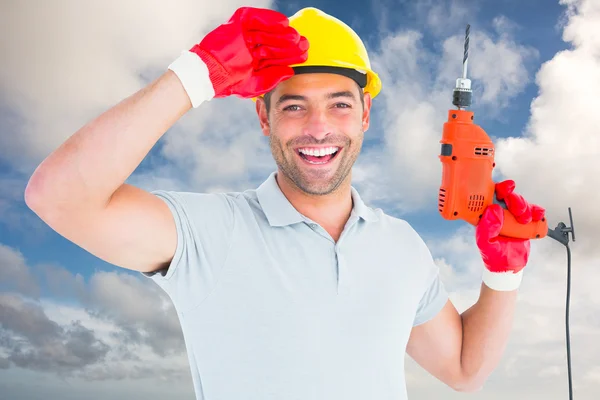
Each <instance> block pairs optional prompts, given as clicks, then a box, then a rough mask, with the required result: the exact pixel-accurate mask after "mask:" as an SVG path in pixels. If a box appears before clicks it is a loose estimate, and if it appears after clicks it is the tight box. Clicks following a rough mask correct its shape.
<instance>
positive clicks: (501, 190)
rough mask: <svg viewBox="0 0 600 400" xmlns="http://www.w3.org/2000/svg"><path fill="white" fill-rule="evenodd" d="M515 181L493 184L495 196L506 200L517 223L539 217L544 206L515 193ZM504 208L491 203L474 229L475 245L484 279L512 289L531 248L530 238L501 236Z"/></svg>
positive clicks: (506, 288)
mask: <svg viewBox="0 0 600 400" xmlns="http://www.w3.org/2000/svg"><path fill="white" fill-rule="evenodd" d="M514 189H515V182H514V181H512V180H506V181H503V182H500V183H497V184H496V198H497V199H498V200H500V201H502V200H503V201H504V202H505V203H506V208H507V209H508V211H510V212H511V214H513V215H514V216H515V219H516V220H517V221H519V222H520V223H523V224H526V223H529V222H531V221H539V220H541V219H542V218H544V214H545V210H544V209H543V208H542V207H540V206H538V205H535V204H529V203H528V202H527V201H526V200H525V199H524V198H523V196H521V195H519V194H516V193H514ZM503 221H504V211H503V209H502V207H501V206H500V205H499V204H491V205H490V206H489V207H487V208H486V209H485V211H484V213H483V216H482V218H481V220H480V221H479V223H478V224H477V227H476V229H475V237H476V242H477V247H479V251H480V253H481V257H482V259H483V263H484V264H485V267H486V269H485V270H484V273H483V281H484V283H485V284H486V285H487V286H488V287H490V288H492V289H495V290H503V291H504V290H515V289H517V288H518V287H519V285H520V284H521V279H522V275H523V271H522V270H523V268H524V267H525V265H526V264H527V261H528V259H529V251H530V240H529V239H515V238H510V237H506V236H500V230H501V229H502V223H503Z"/></svg>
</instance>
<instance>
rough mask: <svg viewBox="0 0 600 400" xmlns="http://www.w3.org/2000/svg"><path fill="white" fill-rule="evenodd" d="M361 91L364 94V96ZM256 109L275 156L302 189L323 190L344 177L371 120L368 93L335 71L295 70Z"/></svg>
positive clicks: (281, 168)
mask: <svg viewBox="0 0 600 400" xmlns="http://www.w3.org/2000/svg"><path fill="white" fill-rule="evenodd" d="M363 96H364V97H363ZM269 102H270V107H269V110H268V111H267V107H266V106H265V102H264V100H263V99H259V100H258V102H257V111H258V114H259V119H260V122H261V126H262V129H263V132H264V133H265V135H268V136H269V143H270V146H271V151H272V153H273V158H274V159H275V162H276V164H277V166H278V168H279V171H281V173H283V174H284V175H285V176H286V177H287V179H288V180H289V181H291V182H292V183H293V184H294V185H295V186H296V187H297V188H299V189H300V190H302V191H303V192H305V193H307V194H311V195H326V194H329V193H331V192H333V191H334V190H335V189H336V188H338V187H339V186H340V184H341V183H343V182H344V181H345V180H346V179H350V172H351V170H352V166H353V165H354V162H355V161H356V159H357V158H358V155H359V153H360V151H361V148H362V143H363V137H364V132H365V131H366V130H367V129H368V126H369V114H370V108H371V98H370V96H369V95H368V94H366V95H363V93H362V90H361V89H360V88H359V87H358V85H357V84H356V83H355V82H354V81H353V80H351V79H350V78H347V77H345V76H342V75H337V74H325V73H319V74H312V73H311V74H299V75H295V76H293V77H292V78H290V79H287V80H285V81H283V82H281V83H280V84H279V85H278V86H277V87H276V88H275V89H274V90H273V92H272V93H271V94H270V101H269Z"/></svg>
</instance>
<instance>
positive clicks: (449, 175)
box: [438, 25, 548, 239]
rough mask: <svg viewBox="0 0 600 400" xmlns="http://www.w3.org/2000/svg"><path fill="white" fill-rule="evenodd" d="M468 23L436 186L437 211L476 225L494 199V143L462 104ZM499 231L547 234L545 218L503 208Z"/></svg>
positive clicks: (467, 101)
mask: <svg viewBox="0 0 600 400" xmlns="http://www.w3.org/2000/svg"><path fill="white" fill-rule="evenodd" d="M469 30H470V25H467V30H466V34H465V46H464V57H463V76H462V78H458V79H457V80H456V88H455V89H454V94H453V99H452V104H454V105H455V106H456V107H457V109H456V110H449V111H448V121H447V122H446V123H444V129H443V134H442V140H441V141H440V143H441V144H442V148H441V154H440V156H439V158H440V160H441V162H442V166H443V170H442V184H441V186H440V190H439V203H438V205H439V212H440V214H441V215H442V217H443V218H445V219H448V220H456V219H462V220H464V221H467V222H468V223H470V224H471V225H474V226H475V225H477V224H478V223H479V219H480V218H481V216H482V214H483V211H484V210H485V208H486V207H487V206H489V205H490V204H492V203H493V202H494V198H495V196H494V194H495V193H494V192H495V183H494V181H493V180H492V170H493V168H494V167H495V166H496V164H495V162H494V144H493V143H492V141H491V139H490V138H489V136H488V135H487V134H486V133H485V131H484V130H483V129H482V128H481V127H480V126H478V125H476V124H475V123H474V122H473V116H474V114H473V112H472V111H466V110H465V109H464V108H466V107H468V106H470V105H471V95H472V92H471V81H470V80H469V79H467V63H468V56H469ZM498 203H500V204H502V205H503V206H504V223H503V226H502V230H501V232H500V234H501V235H503V236H510V237H513V238H521V239H535V238H543V237H545V236H546V235H547V234H548V223H547V221H546V219H545V218H544V219H543V220H541V221H538V222H530V223H528V224H521V223H519V222H518V221H517V220H516V219H515V217H514V216H513V215H512V214H511V213H510V212H509V211H508V210H507V209H506V205H505V204H503V203H504V202H498Z"/></svg>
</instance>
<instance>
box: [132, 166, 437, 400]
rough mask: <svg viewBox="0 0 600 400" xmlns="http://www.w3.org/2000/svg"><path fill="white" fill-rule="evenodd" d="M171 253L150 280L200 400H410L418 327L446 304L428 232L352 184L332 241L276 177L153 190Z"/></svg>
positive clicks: (144, 274)
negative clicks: (369, 201) (170, 227)
mask: <svg viewBox="0 0 600 400" xmlns="http://www.w3.org/2000/svg"><path fill="white" fill-rule="evenodd" d="M153 193H154V194H155V195H156V196H159V197H160V198H161V199H163V200H164V201H165V202H166V203H167V204H168V206H169V208H170V209H171V211H172V213H173V216H174V218H175V221H176V225H177V249H176V252H175V257H174V258H173V261H172V263H171V265H170V266H169V269H168V271H167V273H166V274H164V271H163V272H159V273H154V274H148V273H143V276H147V277H149V278H151V279H152V280H153V281H154V282H156V283H157V284H158V285H159V286H160V287H161V288H162V289H163V290H164V291H165V292H166V293H167V294H168V295H169V297H170V298H171V300H172V302H173V305H174V306H175V308H176V310H177V313H178V317H179V320H180V323H181V327H182V331H183V335H184V339H185V344H186V348H187V352H188V357H189V362H190V368H191V373H192V378H193V384H194V390H195V393H196V397H197V399H198V400H242V399H244V400H268V399H269V400H270V399H273V400H274V399H277V400H308V399H311V400H321V399H322V400H334V399H335V400H337V399H340V400H342V399H344V400H359V399H360V400H364V399H378V400H385V399H390V400H391V399H394V400H401V399H406V386H405V378H404V356H405V352H406V344H407V341H408V338H409V335H410V332H411V328H412V327H413V326H415V325H417V324H421V323H423V322H425V321H427V320H429V319H431V318H432V317H434V316H435V315H436V313H438V311H440V310H441V308H442V307H443V306H444V304H445V303H446V301H447V300H448V295H447V293H446V291H445V289H444V287H443V284H442V282H441V281H440V278H439V275H438V268H437V267H436V265H435V264H434V262H433V259H432V257H431V255H430V252H429V250H428V249H427V247H426V245H425V243H424V242H423V240H422V239H421V237H420V236H419V235H418V234H417V233H416V232H415V231H414V230H413V228H412V227H411V226H410V225H409V224H408V223H407V222H406V221H404V220H401V219H398V218H395V217H392V216H389V215H386V214H384V213H383V212H382V211H381V210H380V209H372V208H370V207H368V206H366V205H365V204H364V203H363V201H362V200H361V198H360V196H359V194H358V192H357V191H356V189H355V188H352V198H353V201H354V206H353V210H352V214H351V216H350V219H349V220H348V223H347V224H346V226H345V228H344V231H343V233H342V235H341V237H340V239H339V241H338V242H337V243H335V242H334V240H333V239H332V238H331V237H330V235H329V234H328V233H327V232H326V231H325V230H324V229H323V228H321V227H320V226H319V225H318V224H316V223H314V222H313V221H311V220H310V219H308V218H306V217H305V216H303V215H301V214H300V213H299V212H298V211H296V209H295V208H294V207H293V206H292V205H291V204H290V203H289V202H288V200H287V199H286V197H285V196H284V195H283V193H282V192H281V190H280V189H279V186H278V185H277V182H276V180H275V172H273V173H272V174H271V175H270V176H269V177H268V179H267V180H266V181H265V182H264V183H263V184H262V185H261V186H260V187H259V188H258V189H252V190H247V191H244V192H236V193H214V194H205V193H187V192H173V191H155V192H153Z"/></svg>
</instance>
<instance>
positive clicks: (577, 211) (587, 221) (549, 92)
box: [496, 0, 600, 260]
mask: <svg viewBox="0 0 600 400" xmlns="http://www.w3.org/2000/svg"><path fill="white" fill-rule="evenodd" d="M568 6H569V8H568V9H569V15H570V17H569V18H568V20H567V21H566V22H565V23H566V26H565V30H564V34H563V38H564V39H565V40H566V41H569V42H571V44H572V45H573V48H572V49H570V50H565V51H562V52H559V53H557V54H556V55H555V56H554V57H553V58H552V59H551V60H549V61H547V62H546V63H545V64H544V65H542V67H541V68H540V70H539V72H538V73H537V75H536V82H537V84H538V86H539V93H538V96H537V97H536V98H535V99H534V100H533V101H532V103H531V118H530V120H529V123H528V126H527V129H526V131H525V132H524V136H522V137H512V138H507V139H501V140H498V141H497V143H496V148H497V155H496V160H497V169H498V172H499V173H501V174H502V175H503V176H506V177H510V178H511V179H514V180H515V181H516V182H517V190H519V191H520V192H521V193H522V194H523V195H525V196H526V197H527V198H528V199H530V201H532V202H536V203H538V204H541V205H542V206H544V207H545V208H546V209H547V215H548V220H549V221H550V222H551V223H552V225H553V226H554V225H555V224H556V223H557V222H559V221H561V220H562V221H565V222H567V220H568V214H567V207H572V208H573V217H574V219H575V230H576V239H577V242H576V246H577V247H580V248H581V249H582V250H583V249H585V252H584V253H583V254H582V256H583V257H586V258H587V259H589V260H593V259H595V258H597V257H598V255H600V253H599V251H598V250H597V249H598V247H597V242H598V240H599V239H600V234H599V231H598V226H600V213H599V212H598V207H597V204H598V203H600V192H599V191H598V190H596V182H597V181H598V176H599V175H600V162H598V160H599V159H600V133H599V131H598V127H599V126H600V113H598V110H597V108H598V107H597V105H598V100H597V98H598V93H600V58H599V55H600V3H599V2H597V1H590V0H584V1H577V2H576V1H570V2H568Z"/></svg>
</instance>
